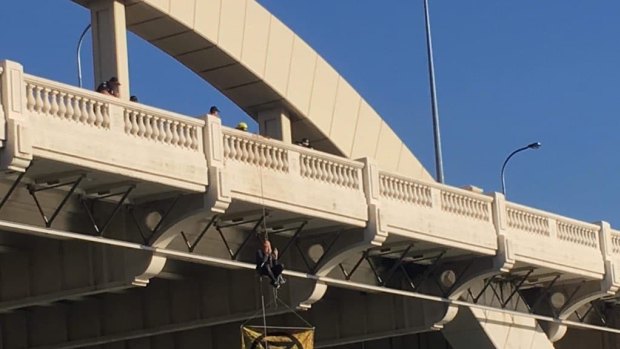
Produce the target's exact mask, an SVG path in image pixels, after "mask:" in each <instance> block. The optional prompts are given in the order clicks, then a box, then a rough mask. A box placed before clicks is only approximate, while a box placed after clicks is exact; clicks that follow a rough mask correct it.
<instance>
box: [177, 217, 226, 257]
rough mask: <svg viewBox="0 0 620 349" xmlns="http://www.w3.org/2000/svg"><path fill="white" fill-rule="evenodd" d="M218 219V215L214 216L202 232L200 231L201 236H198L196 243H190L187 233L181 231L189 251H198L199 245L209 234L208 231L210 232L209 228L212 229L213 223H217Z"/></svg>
mask: <svg viewBox="0 0 620 349" xmlns="http://www.w3.org/2000/svg"><path fill="white" fill-rule="evenodd" d="M216 219H217V215H214V216H213V217H211V220H209V223H207V225H206V226H205V227H204V228H203V229H202V231H200V234H198V237H197V238H196V240H194V242H189V239H188V238H187V236H186V235H185V232H183V231H181V237H183V240H184V241H185V245H186V246H187V250H188V251H189V252H194V249H196V246H198V243H199V242H200V240H202V238H203V237H204V236H205V234H206V233H207V230H209V228H211V226H212V225H213V223H215V221H216Z"/></svg>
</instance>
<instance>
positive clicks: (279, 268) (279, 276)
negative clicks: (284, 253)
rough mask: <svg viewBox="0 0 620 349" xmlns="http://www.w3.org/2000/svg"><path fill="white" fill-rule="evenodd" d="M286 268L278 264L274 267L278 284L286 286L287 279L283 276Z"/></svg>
mask: <svg viewBox="0 0 620 349" xmlns="http://www.w3.org/2000/svg"><path fill="white" fill-rule="evenodd" d="M283 271H284V266H283V265H282V264H276V265H274V266H273V275H274V276H275V277H276V279H277V282H278V284H284V283H285V282H286V279H284V276H282V272H283Z"/></svg>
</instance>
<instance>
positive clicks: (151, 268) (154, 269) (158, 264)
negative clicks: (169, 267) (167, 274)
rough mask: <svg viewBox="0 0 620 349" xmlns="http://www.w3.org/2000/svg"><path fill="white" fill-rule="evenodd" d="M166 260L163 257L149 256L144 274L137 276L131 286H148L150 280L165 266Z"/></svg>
mask: <svg viewBox="0 0 620 349" xmlns="http://www.w3.org/2000/svg"><path fill="white" fill-rule="evenodd" d="M166 261H167V258H166V257H163V256H159V255H156V254H153V256H151V260H150V261H149V264H148V266H147V267H146V268H145V269H144V272H143V273H142V274H140V275H138V276H136V277H135V278H134V279H133V281H132V285H134V286H146V285H148V283H149V281H150V280H151V278H153V277H155V276H157V274H159V273H161V271H162V270H163V269H164V266H165V265H166Z"/></svg>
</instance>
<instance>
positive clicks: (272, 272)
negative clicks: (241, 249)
mask: <svg viewBox="0 0 620 349" xmlns="http://www.w3.org/2000/svg"><path fill="white" fill-rule="evenodd" d="M283 270H284V266H283V265H282V264H280V262H278V249H277V248H274V249H271V243H270V242H269V240H267V239H265V240H263V245H262V247H261V248H259V249H258V250H257V251H256V271H258V273H259V274H260V275H265V276H268V277H269V279H270V280H271V286H273V287H275V288H279V287H280V286H281V285H282V284H284V283H285V282H286V280H285V279H284V277H283V276H282V271H283Z"/></svg>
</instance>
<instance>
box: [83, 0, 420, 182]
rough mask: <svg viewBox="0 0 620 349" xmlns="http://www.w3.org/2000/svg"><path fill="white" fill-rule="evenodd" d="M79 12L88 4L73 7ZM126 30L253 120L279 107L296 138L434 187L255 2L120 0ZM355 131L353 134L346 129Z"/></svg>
mask: <svg viewBox="0 0 620 349" xmlns="http://www.w3.org/2000/svg"><path fill="white" fill-rule="evenodd" d="M73 1H74V2H77V3H80V4H81V5H84V6H90V4H91V3H95V1H92V0H73ZM121 2H122V3H124V4H125V6H126V9H125V12H126V20H127V27H128V29H129V30H131V31H132V32H134V33H135V34H137V35H138V36H140V37H142V38H143V39H144V40H146V41H148V42H150V43H151V44H153V45H154V46H156V47H158V48H160V49H161V50H162V51H164V52H166V53H167V54H169V55H171V56H172V57H174V58H175V59H176V60H177V61H179V62H180V63H182V64H184V65H185V66H187V67H188V68H190V69H191V70H192V71H194V72H195V73H196V74H198V75H199V76H201V77H202V78H203V79H205V80H206V81H208V82H209V83H210V84H211V85H213V86H214V87H216V88H217V89H218V90H220V91H221V92H222V93H223V94H224V95H226V96H227V97H229V98H230V99H231V100H232V101H233V102H235V103H236V104H237V105H239V106H240V107H241V108H242V109H244V110H245V111H246V112H247V113H248V114H249V115H251V116H252V117H254V118H256V117H257V113H258V112H260V111H263V110H270V109H274V108H283V109H284V110H285V111H286V112H287V113H288V114H289V115H290V117H291V122H292V125H291V127H292V132H293V137H294V138H301V137H308V138H310V139H311V140H312V141H313V145H314V146H315V147H316V148H317V149H320V150H324V151H328V152H331V153H335V154H339V155H343V156H346V157H349V158H354V159H357V158H362V157H370V158H374V159H376V161H377V162H378V164H379V165H380V166H381V167H382V168H383V169H386V170H390V171H396V172H399V173H402V174H405V175H408V176H412V177H415V178H420V179H427V180H432V177H431V176H430V175H429V173H428V172H427V171H426V169H425V168H424V167H423V166H422V165H421V163H420V162H419V161H418V160H417V158H416V157H415V155H413V153H411V151H410V150H409V149H408V148H407V146H406V145H404V143H403V142H402V141H401V140H400V138H399V137H398V136H397V135H396V133H395V132H394V131H393V130H392V129H391V128H390V127H389V126H388V125H387V124H386V123H385V121H383V119H382V118H381V117H380V116H379V115H378V114H377V112H376V111H375V110H374V109H373V108H372V107H371V106H370V105H369V104H368V103H367V102H366V101H365V100H364V99H363V98H362V97H361V96H360V95H359V94H358V93H357V92H356V91H355V89H353V87H351V85H349V83H347V81H346V80H345V79H344V78H343V77H342V76H340V75H339V74H338V73H337V72H336V71H335V70H334V68H332V67H331V66H330V65H329V64H328V63H327V62H326V61H325V60H324V59H323V58H321V57H320V56H319V55H318V54H317V53H316V52H315V51H314V50H313V49H312V48H311V47H310V46H309V45H308V44H307V43H306V42H304V41H303V40H302V39H301V38H300V37H298V36H297V35H295V33H293V31H292V30H291V29H289V28H288V27H287V26H286V25H284V24H283V23H282V22H281V21H280V20H278V19H277V18H276V17H275V16H273V15H272V14H271V13H269V12H268V11H267V10H266V9H265V8H263V7H262V6H261V5H260V4H259V3H258V2H256V1H254V0H125V1H121ZM351 125H355V127H351Z"/></svg>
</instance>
